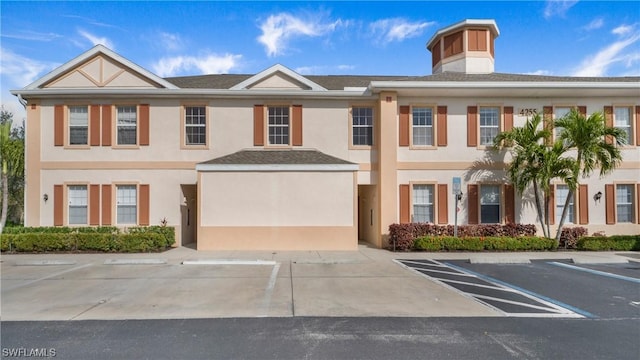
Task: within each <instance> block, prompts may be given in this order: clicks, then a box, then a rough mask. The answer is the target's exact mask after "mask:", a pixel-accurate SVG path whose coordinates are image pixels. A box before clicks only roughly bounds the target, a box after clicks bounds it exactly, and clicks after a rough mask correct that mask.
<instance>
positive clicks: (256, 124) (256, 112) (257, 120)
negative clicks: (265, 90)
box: [253, 105, 264, 146]
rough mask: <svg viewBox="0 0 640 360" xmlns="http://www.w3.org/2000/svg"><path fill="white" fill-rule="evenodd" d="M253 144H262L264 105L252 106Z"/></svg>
mask: <svg viewBox="0 0 640 360" xmlns="http://www.w3.org/2000/svg"><path fill="white" fill-rule="evenodd" d="M253 145H254V146H264V105H254V106H253Z"/></svg>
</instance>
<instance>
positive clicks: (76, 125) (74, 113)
mask: <svg viewBox="0 0 640 360" xmlns="http://www.w3.org/2000/svg"><path fill="white" fill-rule="evenodd" d="M88 137H89V111H88V107H87V106H69V145H87V144H88V143H89V142H88Z"/></svg>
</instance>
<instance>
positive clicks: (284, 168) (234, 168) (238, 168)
mask: <svg viewBox="0 0 640 360" xmlns="http://www.w3.org/2000/svg"><path fill="white" fill-rule="evenodd" d="M359 169H360V165H358V164H234V165H229V164H197V165H196V171H203V172H255V171H259V172H261V171H264V172H295V171H319V172H345V171H358V170H359Z"/></svg>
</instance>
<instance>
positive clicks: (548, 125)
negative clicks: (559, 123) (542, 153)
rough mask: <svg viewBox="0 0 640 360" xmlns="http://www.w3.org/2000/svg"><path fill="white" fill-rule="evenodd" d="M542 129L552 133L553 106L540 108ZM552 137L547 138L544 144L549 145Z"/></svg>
mask: <svg viewBox="0 0 640 360" xmlns="http://www.w3.org/2000/svg"><path fill="white" fill-rule="evenodd" d="M542 127H543V128H544V129H546V130H549V131H551V132H553V106H544V107H542ZM552 139H553V136H549V137H548V138H547V139H546V141H545V143H546V144H547V145H551V143H552V142H553V140H552Z"/></svg>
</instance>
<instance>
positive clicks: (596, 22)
mask: <svg viewBox="0 0 640 360" xmlns="http://www.w3.org/2000/svg"><path fill="white" fill-rule="evenodd" d="M602 26H604V20H602V18H595V19H593V20H591V22H590V23H588V24H587V25H585V26H584V27H583V29H585V30H587V31H590V30H597V29H600V28H601V27H602Z"/></svg>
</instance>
